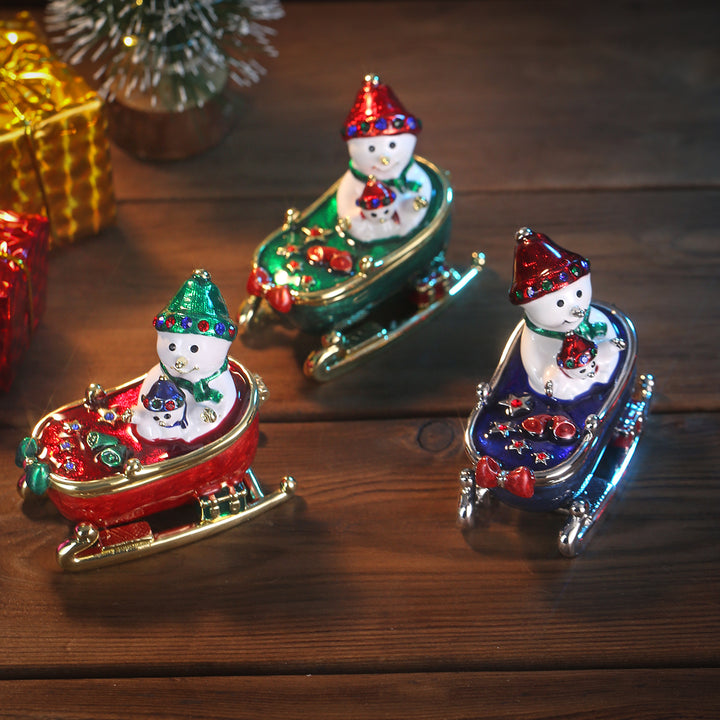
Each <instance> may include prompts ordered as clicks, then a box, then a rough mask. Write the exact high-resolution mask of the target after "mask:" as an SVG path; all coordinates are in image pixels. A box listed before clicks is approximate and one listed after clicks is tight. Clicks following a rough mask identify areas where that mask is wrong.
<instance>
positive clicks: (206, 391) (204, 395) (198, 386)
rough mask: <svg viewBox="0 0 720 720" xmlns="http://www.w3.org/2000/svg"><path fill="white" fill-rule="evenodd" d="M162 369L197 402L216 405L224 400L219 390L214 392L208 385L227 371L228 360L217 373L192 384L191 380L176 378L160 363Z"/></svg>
mask: <svg viewBox="0 0 720 720" xmlns="http://www.w3.org/2000/svg"><path fill="white" fill-rule="evenodd" d="M160 367H161V368H162V371H163V372H164V373H165V375H167V376H168V377H169V378H170V379H171V380H172V381H173V382H174V383H175V384H176V385H177V386H178V387H179V388H181V389H182V390H187V391H188V392H191V393H192V396H193V397H194V398H195V400H196V401H197V402H205V401H206V400H210V401H211V402H215V403H216V402H220V401H221V400H222V398H223V394H222V393H221V392H220V391H219V390H213V389H212V388H211V387H210V386H209V385H208V383H209V382H210V381H211V380H214V379H215V378H216V377H219V376H220V375H222V374H223V373H224V372H225V371H226V370H227V367H228V361H227V358H225V362H224V363H223V364H222V367H221V368H220V369H219V370H218V371H217V372H214V373H213V374H212V375H210V376H209V377H206V378H203V379H202V380H198V381H197V382H190V380H186V379H185V378H184V377H176V376H175V375H173V374H172V373H171V372H170V371H169V370H168V369H167V368H166V367H165V366H164V365H163V364H162V363H160Z"/></svg>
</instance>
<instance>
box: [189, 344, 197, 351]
mask: <svg viewBox="0 0 720 720" xmlns="http://www.w3.org/2000/svg"><path fill="white" fill-rule="evenodd" d="M197 351H198V346H197V345H191V346H190V352H197Z"/></svg>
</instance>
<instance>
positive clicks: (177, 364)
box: [175, 357, 187, 370]
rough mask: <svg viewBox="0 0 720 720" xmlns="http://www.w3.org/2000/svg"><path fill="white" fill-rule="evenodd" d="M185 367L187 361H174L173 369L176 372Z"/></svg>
mask: <svg viewBox="0 0 720 720" xmlns="http://www.w3.org/2000/svg"><path fill="white" fill-rule="evenodd" d="M186 365H187V360H186V359H185V358H184V357H179V358H178V359H177V360H176V361H175V369H176V370H181V369H182V368H184V367H185V366H186Z"/></svg>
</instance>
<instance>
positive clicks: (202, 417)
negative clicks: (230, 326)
mask: <svg viewBox="0 0 720 720" xmlns="http://www.w3.org/2000/svg"><path fill="white" fill-rule="evenodd" d="M229 350H230V341H229V340H225V339H223V338H219V337H212V336H207V335H200V334H192V333H176V332H167V331H160V330H158V331H157V354H158V357H159V358H160V362H159V363H158V364H157V365H155V366H154V367H153V368H152V369H151V370H150V371H149V372H148V374H147V375H146V376H145V380H144V381H143V384H142V387H141V388H140V397H141V398H142V396H143V395H147V393H148V392H149V391H150V388H152V386H153V384H154V383H155V382H156V381H157V380H158V378H160V376H161V375H166V376H167V377H169V378H170V379H171V380H172V381H173V382H175V384H176V385H177V386H178V387H179V388H181V389H182V390H183V392H184V394H185V399H186V403H187V408H186V415H185V419H186V422H187V426H186V427H184V428H183V427H181V426H180V425H171V423H169V422H168V423H165V422H159V421H158V420H156V419H155V416H156V415H158V413H154V412H152V411H151V410H148V409H146V408H145V407H144V406H143V404H142V402H139V403H138V404H137V405H136V407H135V408H134V410H133V423H134V424H135V425H136V427H137V432H138V434H139V435H140V436H141V437H143V438H145V439H146V440H177V439H180V440H185V441H186V442H192V441H193V440H197V439H198V438H199V437H201V436H202V435H205V434H206V433H208V432H210V431H211V430H212V429H213V428H215V427H217V425H218V424H219V423H220V422H222V420H223V419H224V418H225V417H226V416H227V415H228V413H229V412H230V411H231V410H232V408H233V406H234V405H235V403H236V402H237V401H238V393H237V389H236V387H235V382H234V381H233V378H232V375H231V373H230V370H228V369H227V368H226V369H225V370H223V371H222V372H221V373H220V374H218V375H217V376H216V377H212V376H213V375H215V374H216V373H217V372H218V371H219V370H220V368H222V366H223V365H224V364H225V360H226V358H227V354H228V351H229ZM211 377H212V379H211V380H209V381H208V383H207V384H208V387H209V388H210V389H211V390H216V391H218V392H219V393H220V394H221V395H222V397H221V398H219V400H217V401H214V400H211V399H206V400H200V401H198V400H196V399H195V396H194V395H193V393H192V392H191V391H190V390H187V389H185V388H184V387H183V385H184V383H183V382H182V381H183V380H184V381H188V382H190V383H192V384H195V383H197V382H198V381H200V380H205V379H207V378H211Z"/></svg>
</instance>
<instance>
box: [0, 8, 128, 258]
mask: <svg viewBox="0 0 720 720" xmlns="http://www.w3.org/2000/svg"><path fill="white" fill-rule="evenodd" d="M0 169H1V172H0V208H6V209H9V210H14V211H16V212H22V213H37V214H41V215H45V216H47V217H48V218H49V220H50V228H51V233H52V242H51V245H60V244H64V243H67V242H72V241H73V240H75V239H76V238H77V237H80V236H83V235H91V234H94V233H97V232H98V231H99V230H100V229H101V228H102V227H105V226H106V225H109V224H111V223H112V222H113V221H114V220H115V194H114V192H113V185H112V169H111V164H110V146H109V143H108V139H107V123H106V119H105V115H104V111H103V103H102V101H101V99H100V98H99V97H98V96H97V94H96V93H95V92H94V91H93V90H91V89H90V87H89V86H88V85H87V83H86V82H85V81H84V80H83V79H82V78H81V77H79V76H76V75H74V74H73V73H72V72H71V71H70V69H69V68H68V66H67V65H66V64H65V63H63V62H61V61H60V60H58V59H57V58H56V57H54V56H53V54H52V53H51V51H50V49H49V48H48V46H47V45H46V44H45V42H44V40H43V38H42V36H41V35H40V32H39V30H38V27H37V25H36V24H35V22H34V21H33V19H32V17H31V16H30V15H29V14H28V13H26V12H23V13H20V14H18V15H17V16H16V18H15V19H14V20H10V21H0Z"/></svg>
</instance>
